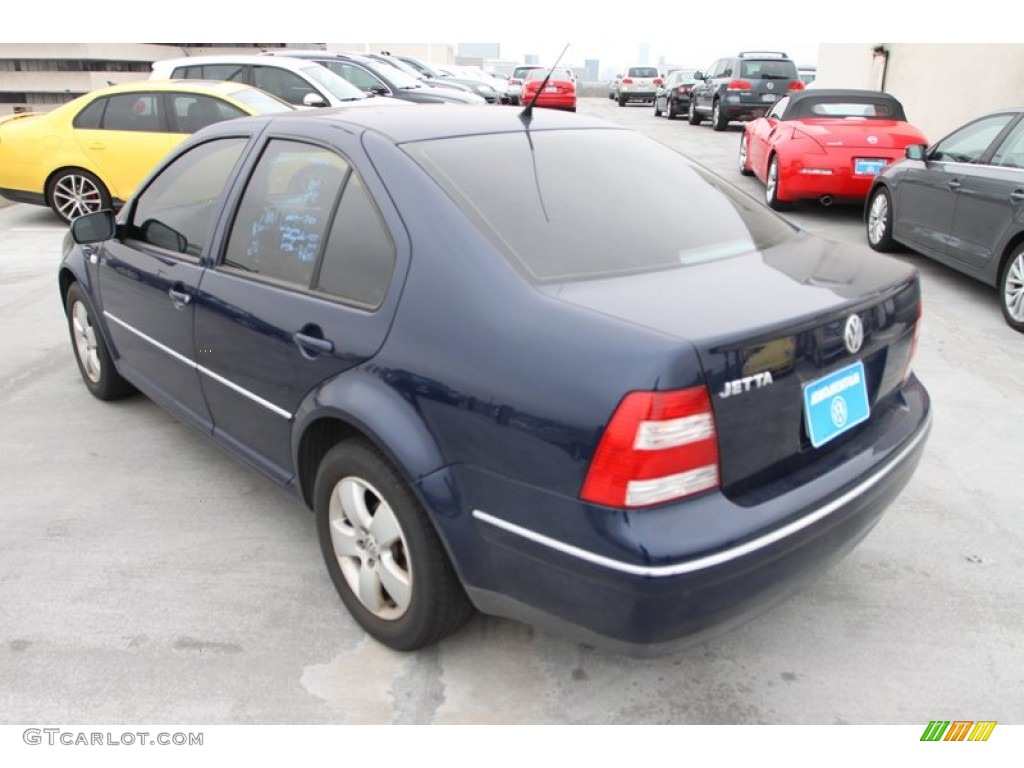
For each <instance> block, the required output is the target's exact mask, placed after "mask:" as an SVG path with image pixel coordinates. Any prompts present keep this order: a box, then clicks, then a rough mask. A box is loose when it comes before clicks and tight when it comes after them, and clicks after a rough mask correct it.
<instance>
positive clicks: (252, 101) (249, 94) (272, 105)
mask: <svg viewBox="0 0 1024 768" xmlns="http://www.w3.org/2000/svg"><path fill="white" fill-rule="evenodd" d="M228 95H229V96H230V97H231V98H232V99H234V100H235V101H237V102H239V103H241V104H245V106H247V107H249V109H250V111H251V112H252V113H253V114H254V115H272V114H274V113H275V112H293V111H294V110H295V107H293V106H292V105H291V104H288V103H287V102H285V101H281V99H279V98H277V97H276V96H271V95H270V94H269V93H267V92H266V91H261V90H260V89H259V88H243V89H241V90H238V91H235V92H234V93H229V94H228Z"/></svg>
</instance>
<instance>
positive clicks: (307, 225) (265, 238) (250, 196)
mask: <svg viewBox="0 0 1024 768" xmlns="http://www.w3.org/2000/svg"><path fill="white" fill-rule="evenodd" d="M348 170H349V166H348V163H346V162H345V161H344V160H343V159H342V158H340V157H339V156H338V155H336V154H335V153H334V152H332V151H330V150H327V149H323V148H322V147H318V146H314V145H312V144H303V143H301V142H296V141H288V140H284V139H275V140H273V141H271V142H270V143H269V144H268V145H267V148H266V149H265V150H264V152H263V155H262V156H261V157H260V159H259V162H258V163H257V164H256V168H255V170H254V171H253V173H252V177H251V178H250V179H249V182H248V184H247V185H246V188H245V192H244V193H243V194H242V200H241V203H240V204H239V208H238V213H237V215H236V216H235V221H234V223H233V224H232V226H231V234H230V236H229V239H228V245H227V250H226V253H225V256H224V266H225V267H229V268H234V269H239V270H242V271H243V272H245V273H246V274H248V275H259V276H261V277H266V278H270V279H273V280H280V281H283V282H286V283H290V284H292V285H295V286H299V287H302V288H308V287H309V286H310V282H311V280H312V277H313V272H314V268H315V267H316V264H317V260H318V259H319V256H320V252H321V249H322V246H323V242H324V236H325V234H326V232H327V228H328V225H329V224H330V222H331V217H332V215H333V214H334V209H335V206H336V203H337V200H338V195H339V193H340V192H341V187H342V184H343V183H344V181H345V177H346V175H347V173H348Z"/></svg>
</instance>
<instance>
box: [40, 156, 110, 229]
mask: <svg viewBox="0 0 1024 768" xmlns="http://www.w3.org/2000/svg"><path fill="white" fill-rule="evenodd" d="M46 199H47V201H49V203H50V208H52V209H53V212H54V213H55V214H57V216H58V217H60V218H61V219H62V220H63V221H64V222H65V223H68V222H70V221H71V220H72V219H76V218H78V217H79V216H84V215H85V214H87V213H95V212H96V211H102V210H103V209H104V208H110V193H109V192H108V191H107V188H106V186H104V184H103V182H102V181H100V180H99V179H98V178H96V177H95V176H94V175H93V174H91V173H89V172H88V171H85V170H82V169H81V168H66V169H64V170H63V171H60V172H59V173H57V174H56V175H55V176H54V177H53V178H52V179H50V184H49V186H48V187H47V190H46Z"/></svg>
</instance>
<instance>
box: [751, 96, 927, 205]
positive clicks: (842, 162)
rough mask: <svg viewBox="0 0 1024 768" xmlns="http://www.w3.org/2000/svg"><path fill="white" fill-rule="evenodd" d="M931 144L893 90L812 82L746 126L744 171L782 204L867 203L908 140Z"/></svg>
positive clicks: (775, 202) (773, 201) (771, 202)
mask: <svg viewBox="0 0 1024 768" xmlns="http://www.w3.org/2000/svg"><path fill="white" fill-rule="evenodd" d="M927 143H928V141H927V140H926V139H925V137H924V134H923V133H921V131H919V130H918V129H917V128H915V127H914V126H912V125H910V124H909V123H908V122H907V118H906V115H905V114H904V113H903V105H902V104H900V103H899V102H898V101H897V100H896V99H895V98H893V97H892V96H890V95H889V94H887V93H881V92H879V91H860V90H838V89H836V90H826V89H820V90H814V89H809V90H806V91H797V92H795V93H791V94H789V95H787V96H784V97H783V98H781V99H779V101H778V102H776V104H775V106H773V107H772V109H771V111H770V112H768V114H767V115H765V116H764V117H759V118H757V119H756V120H753V121H751V122H749V123H747V124H746V125H745V126H744V127H743V136H742V138H741V139H740V157H739V163H740V173H743V174H744V175H746V176H751V175H754V176H757V177H758V178H759V179H761V181H763V182H764V183H765V199H766V201H767V203H768V205H769V206H771V207H772V208H775V209H781V208H785V207H786V205H787V203H792V202H795V201H797V200H818V201H820V202H821V203H822V204H823V205H831V204H832V203H833V202H835V201H840V200H842V201H850V202H860V201H863V200H864V197H865V196H866V195H867V192H868V188H869V187H870V186H871V182H872V180H873V179H874V178H875V176H877V175H878V174H879V173H881V171H882V169H884V168H885V167H886V166H887V165H889V164H890V163H891V162H893V161H894V160H899V159H902V158H903V156H904V150H905V148H906V147H907V146H909V145H911V144H927Z"/></svg>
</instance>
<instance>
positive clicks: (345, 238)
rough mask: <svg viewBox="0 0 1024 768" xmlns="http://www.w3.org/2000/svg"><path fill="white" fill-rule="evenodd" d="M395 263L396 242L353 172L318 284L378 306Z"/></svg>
mask: <svg viewBox="0 0 1024 768" xmlns="http://www.w3.org/2000/svg"><path fill="white" fill-rule="evenodd" d="M394 267H395V246H394V244H393V243H392V242H391V237H390V236H389V235H388V231H387V228H386V227H385V226H384V222H383V220H382V219H381V217H380V214H379V213H378V211H377V208H376V206H375V205H374V204H373V201H372V200H371V199H370V195H369V193H368V192H367V191H366V187H365V186H363V183H362V180H361V179H360V178H359V176H358V175H356V174H355V173H352V174H351V175H350V176H349V181H348V183H347V184H346V185H345V191H344V193H343V194H342V196H341V203H340V205H339V206H338V213H337V214H336V215H335V217H334V223H333V224H332V225H331V231H330V234H329V235H328V238H327V247H326V248H325V249H324V256H323V263H322V264H321V265H320V270H319V274H318V275H317V280H316V285H315V288H316V289H317V290H320V291H323V292H325V293H329V294H332V295H334V296H337V297H338V298H340V299H343V300H346V301H350V302H353V303H355V304H359V305H362V306H366V307H369V308H371V309H376V308H377V307H379V306H380V303H381V301H383V300H384V293H385V291H386V290H387V287H388V283H389V282H390V280H391V272H392V270H393V269H394Z"/></svg>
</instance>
